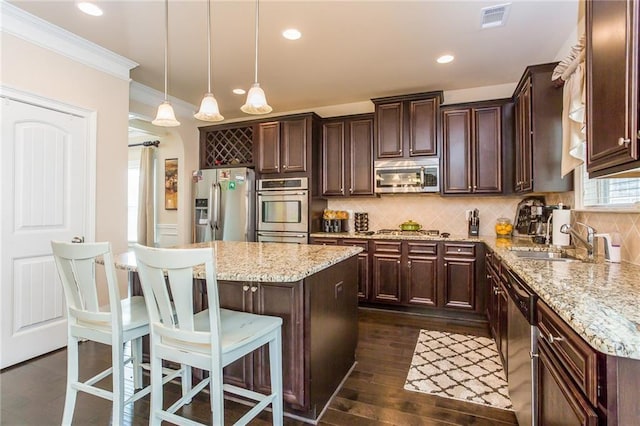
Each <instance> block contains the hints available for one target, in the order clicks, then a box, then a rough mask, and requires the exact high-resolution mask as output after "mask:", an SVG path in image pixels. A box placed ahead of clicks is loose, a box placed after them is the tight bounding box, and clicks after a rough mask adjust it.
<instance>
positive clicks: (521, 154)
mask: <svg viewBox="0 0 640 426" xmlns="http://www.w3.org/2000/svg"><path fill="white" fill-rule="evenodd" d="M515 118H516V150H515V151H516V171H515V177H516V182H515V191H516V192H527V191H531V190H532V189H533V174H532V149H533V146H532V143H533V142H532V139H531V138H532V130H533V129H532V126H531V79H530V78H529V79H527V80H526V82H525V84H524V85H523V86H522V89H521V90H520V92H518V94H517V95H516V117H515Z"/></svg>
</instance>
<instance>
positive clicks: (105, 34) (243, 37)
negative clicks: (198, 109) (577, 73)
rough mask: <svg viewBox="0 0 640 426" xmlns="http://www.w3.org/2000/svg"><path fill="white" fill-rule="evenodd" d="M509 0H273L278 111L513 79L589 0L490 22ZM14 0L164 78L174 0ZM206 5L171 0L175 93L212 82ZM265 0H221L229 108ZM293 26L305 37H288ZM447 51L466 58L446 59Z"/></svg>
mask: <svg viewBox="0 0 640 426" xmlns="http://www.w3.org/2000/svg"><path fill="white" fill-rule="evenodd" d="M507 1H508V0H507ZM507 1H503V0H496V1H334V0H330V1H327V0H325V1H302V0H300V1H275V0H262V1H261V2H260V62H259V77H258V80H259V82H260V84H261V86H262V87H263V88H264V89H265V92H266V93H267V99H268V101H269V103H270V104H271V106H273V108H274V112H286V111H293V110H300V109H308V108H314V107H321V106H327V105H338V104H344V103H351V102H360V101H364V100H368V99H370V98H374V97H381V96H389V95H395V94H403V93H415V92H422V91H431V90H456V89H465V88H472V87H480V86H490V85H498V84H504V83H513V82H515V81H517V80H518V79H519V77H520V75H521V74H522V71H523V70H524V68H525V67H526V66H527V65H531V64H537V63H544V62H550V61H553V60H554V59H555V58H556V57H557V55H558V53H559V52H561V51H562V49H563V46H565V43H566V42H567V40H568V39H569V38H570V37H571V36H572V34H574V32H575V30H576V26H577V23H578V18H579V10H578V9H579V1H578V0H571V1H569V0H566V1H560V0H556V1H535V0H534V1H532V0H528V1H525V0H510V2H511V3H512V5H511V10H510V13H509V16H508V20H507V24H506V25H505V26H503V27H498V28H492V29H485V30H482V29H481V28H480V19H481V9H482V8H483V7H487V6H495V5H497V4H503V3H505V2H507ZM10 3H12V4H14V5H16V6H18V7H20V8H22V9H24V10H25V11H27V12H29V13H32V14H34V15H36V16H38V17H40V18H43V19H45V20H47V21H49V22H51V23H53V24H55V25H58V26H60V27H62V28H65V29H67V30H69V31H71V32H73V33H75V34H77V35H79V36H81V37H83V38H85V39H87V40H90V41H92V42H94V43H97V44H99V45H101V46H103V47H105V48H107V49H109V50H111V51H113V52H115V53H118V54H120V55H122V56H125V57H127V58H129V59H131V60H133V61H135V62H137V63H138V64H140V65H139V66H138V67H137V68H135V69H134V70H133V71H132V73H131V76H132V78H133V80H135V81H137V82H139V83H142V84H144V85H147V86H149V87H152V88H154V89H157V90H159V91H163V90H164V89H163V88H164V76H163V67H164V65H163V60H164V50H163V49H164V15H163V13H164V2H163V1H158V0H151V1H150V0H137V1H115V0H108V1H107V0H98V1H97V3H98V4H99V5H100V6H101V7H102V9H103V10H104V15H103V16H102V17H91V16H88V15H85V14H83V13H82V12H80V11H79V10H78V9H77V8H76V7H75V5H74V1H72V0H62V1H55V0H48V1H24V0H23V1H15V0H13V1H10ZM206 10H207V5H206V1H204V0H182V1H177V0H170V1H169V37H170V42H169V44H170V46H169V49H170V51H169V56H170V57H169V94H170V95H171V96H174V97H177V98H180V99H182V100H185V101H187V102H189V103H192V104H194V105H199V103H200V99H201V98H202V95H203V94H204V92H205V91H206V85H207V80H206V78H207V76H206V70H207V62H206V46H207V44H206V35H207V20H206ZM254 11H255V2H254V1H244V0H232V1H218V0H215V1H213V2H212V16H213V21H212V37H213V41H212V44H213V46H212V52H213V70H212V71H213V80H212V85H213V92H214V94H215V96H216V98H217V99H218V103H219V104H220V107H221V112H222V114H223V115H224V116H225V118H227V119H229V118H237V117H242V116H245V117H246V115H245V114H243V113H242V112H240V106H241V105H242V104H243V103H244V100H245V97H244V96H238V95H234V94H233V93H231V90H232V89H233V88H236V87H242V88H245V89H248V88H249V86H250V85H251V83H252V82H253V61H254V13H255V12H254ZM289 27H295V28H298V29H299V30H300V31H301V32H302V38H301V39H300V40H298V41H289V40H286V39H284V38H283V37H282V36H281V32H282V31H283V30H284V29H286V28H289ZM444 53H451V54H453V55H455V57H456V59H455V61H454V62H453V63H451V64H447V65H439V64H437V63H436V62H435V59H436V57H438V56H440V55H441V54H444Z"/></svg>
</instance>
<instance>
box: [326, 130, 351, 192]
mask: <svg viewBox="0 0 640 426" xmlns="http://www.w3.org/2000/svg"><path fill="white" fill-rule="evenodd" d="M344 134H345V132H344V122H343V121H335V122H328V123H325V124H323V126H322V195H325V196H332V195H345V190H344V184H345V173H344V171H345V158H344V153H345V151H346V149H345V140H344Z"/></svg>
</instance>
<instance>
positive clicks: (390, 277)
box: [372, 241, 402, 304]
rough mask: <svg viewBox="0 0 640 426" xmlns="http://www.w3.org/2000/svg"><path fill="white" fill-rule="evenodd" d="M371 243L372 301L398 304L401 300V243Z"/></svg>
mask: <svg viewBox="0 0 640 426" xmlns="http://www.w3.org/2000/svg"><path fill="white" fill-rule="evenodd" d="M372 244H373V261H372V268H373V289H372V290H373V294H372V301H375V302H382V303H394V304H398V303H400V302H401V300H402V299H401V297H402V293H401V290H400V288H401V284H402V267H401V260H402V243H401V242H400V241H393V242H391V241H389V242H382V241H373V243H372Z"/></svg>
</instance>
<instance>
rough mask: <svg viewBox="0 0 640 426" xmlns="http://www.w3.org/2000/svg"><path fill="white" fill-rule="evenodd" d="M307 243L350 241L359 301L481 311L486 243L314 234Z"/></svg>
mask: <svg viewBox="0 0 640 426" xmlns="http://www.w3.org/2000/svg"><path fill="white" fill-rule="evenodd" d="M311 244H324V245H353V246H358V247H362V248H363V250H364V251H363V252H362V253H360V254H359V256H358V278H359V284H358V299H359V301H360V302H362V303H368V304H378V305H388V306H398V307H403V308H421V307H424V308H430V309H442V310H454V311H467V312H471V313H474V314H476V313H477V314H484V309H485V295H484V294H483V293H484V290H483V288H484V284H485V280H484V279H483V276H482V275H483V274H484V263H485V261H484V244H480V243H468V242H449V241H447V242H443V241H424V240H379V239H348V238H347V239H341V238H331V237H312V238H311Z"/></svg>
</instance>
